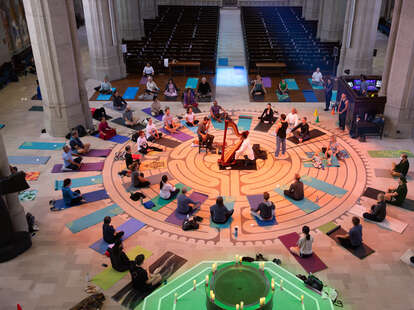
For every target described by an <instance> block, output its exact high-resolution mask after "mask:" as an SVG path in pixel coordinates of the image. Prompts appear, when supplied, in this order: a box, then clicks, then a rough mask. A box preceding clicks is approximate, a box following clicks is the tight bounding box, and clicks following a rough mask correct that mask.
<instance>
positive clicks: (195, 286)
mask: <svg viewBox="0 0 414 310" xmlns="http://www.w3.org/2000/svg"><path fill="white" fill-rule="evenodd" d="M196 288H197V281H196V280H194V281H193V291H195V290H196Z"/></svg>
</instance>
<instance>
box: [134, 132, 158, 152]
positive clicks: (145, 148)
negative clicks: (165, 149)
mask: <svg viewBox="0 0 414 310" xmlns="http://www.w3.org/2000/svg"><path fill="white" fill-rule="evenodd" d="M137 146H138V152H140V153H141V154H148V152H149V150H152V151H155V152H162V150H161V149H160V148H157V147H155V146H149V145H148V141H147V138H145V132H144V131H143V130H140V131H138V139H137Z"/></svg>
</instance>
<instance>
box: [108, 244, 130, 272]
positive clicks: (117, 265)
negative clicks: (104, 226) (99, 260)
mask: <svg viewBox="0 0 414 310" xmlns="http://www.w3.org/2000/svg"><path fill="white" fill-rule="evenodd" d="M108 252H109V258H110V260H111V265H112V268H113V269H115V270H116V271H118V272H124V271H128V270H129V268H131V264H132V263H133V262H131V261H130V260H129V258H128V256H127V255H126V254H125V252H124V246H123V245H122V242H121V240H117V241H115V244H114V246H113V247H112V248H109V249H108Z"/></svg>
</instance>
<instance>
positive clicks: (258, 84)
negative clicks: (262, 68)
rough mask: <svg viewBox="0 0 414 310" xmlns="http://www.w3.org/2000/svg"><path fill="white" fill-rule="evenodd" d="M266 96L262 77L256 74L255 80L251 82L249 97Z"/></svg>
mask: <svg viewBox="0 0 414 310" xmlns="http://www.w3.org/2000/svg"><path fill="white" fill-rule="evenodd" d="M265 94H266V89H265V88H264V86H263V81H262V77H261V76H260V75H259V74H258V75H256V80H254V82H253V87H252V89H251V90H250V95H252V96H253V97H254V96H264V95H265Z"/></svg>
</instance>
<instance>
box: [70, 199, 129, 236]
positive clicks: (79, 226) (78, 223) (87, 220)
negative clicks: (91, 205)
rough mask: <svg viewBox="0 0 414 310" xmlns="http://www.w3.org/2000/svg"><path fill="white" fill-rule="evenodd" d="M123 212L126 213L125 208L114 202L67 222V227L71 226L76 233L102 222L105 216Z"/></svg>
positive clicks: (71, 229)
mask: <svg viewBox="0 0 414 310" xmlns="http://www.w3.org/2000/svg"><path fill="white" fill-rule="evenodd" d="M122 213H124V210H122V209H121V208H120V207H119V206H118V205H117V204H113V205H110V206H108V207H106V208H103V209H100V210H98V211H95V212H93V213H91V214H88V215H85V216H83V217H81V218H78V219H76V220H74V221H72V222H69V223H67V224H66V227H67V228H69V230H70V231H71V232H73V233H74V234H76V233H77V232H80V231H82V230H84V229H86V228H89V227H91V226H93V225H96V224H98V223H100V222H102V221H103V219H104V218H105V216H115V215H119V214H122Z"/></svg>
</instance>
